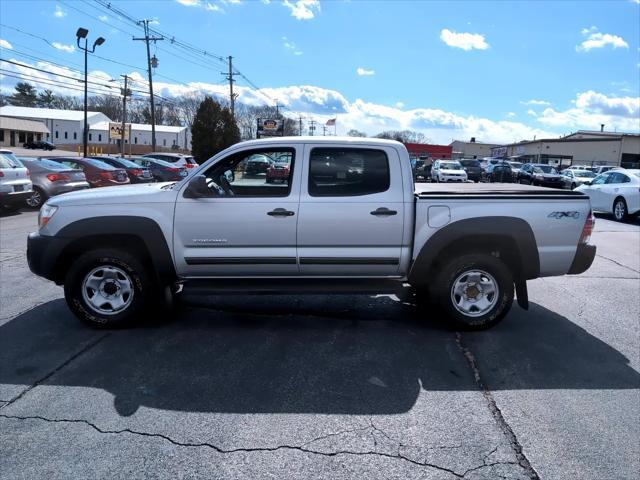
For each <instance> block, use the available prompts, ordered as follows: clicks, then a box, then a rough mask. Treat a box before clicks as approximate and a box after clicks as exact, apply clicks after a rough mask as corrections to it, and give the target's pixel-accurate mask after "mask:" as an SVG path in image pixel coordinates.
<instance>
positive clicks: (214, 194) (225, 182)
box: [173, 145, 303, 277]
mask: <svg viewBox="0 0 640 480" xmlns="http://www.w3.org/2000/svg"><path fill="white" fill-rule="evenodd" d="M302 151H303V147H302V145H298V146H277V145H276V146H272V145H270V146H269V147H268V148H258V149H248V150H242V151H240V152H237V153H232V154H230V155H229V156H227V157H225V158H223V159H221V160H219V161H217V162H216V163H215V164H214V165H213V166H211V167H209V168H207V169H206V170H204V171H199V172H197V173H196V174H203V175H204V176H205V177H206V182H207V187H208V189H209V194H208V196H206V197H204V198H187V197H185V190H186V185H185V186H183V187H182V188H181V191H180V193H179V194H178V199H177V202H176V209H175V220H174V233H173V236H174V258H175V264H176V267H177V269H178V274H179V275H183V276H187V277H218V276H234V275H238V276H261V275H262V276H286V275H297V274H298V264H297V258H296V223H297V221H298V202H299V198H300V195H299V190H300V176H301V174H300V171H301V170H302V168H301V167H302V161H301V157H302ZM252 162H253V163H255V162H259V163H261V164H268V165H269V167H268V168H266V169H261V170H260V171H256V170H254V169H251V168H247V167H248V165H250V164H251V163H252Z"/></svg>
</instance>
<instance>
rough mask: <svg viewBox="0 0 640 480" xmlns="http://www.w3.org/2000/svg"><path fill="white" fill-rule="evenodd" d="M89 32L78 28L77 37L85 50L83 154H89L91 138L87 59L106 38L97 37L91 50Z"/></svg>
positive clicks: (81, 48) (80, 47)
mask: <svg viewBox="0 0 640 480" xmlns="http://www.w3.org/2000/svg"><path fill="white" fill-rule="evenodd" d="M88 33H89V30H87V29H86V28H82V27H80V28H78V31H77V32H76V39H77V43H78V48H79V49H80V50H84V126H83V129H82V151H83V156H85V157H86V156H87V143H88V140H89V126H88V124H87V76H88V74H87V60H88V57H87V56H88V54H89V53H93V52H95V51H96V47H98V46H100V45H102V44H103V43H104V38H102V37H98V38H97V39H96V41H95V42H93V47H91V50H89V48H88V39H87V34H88ZM82 38H83V39H84V47H82V46H80V39H82Z"/></svg>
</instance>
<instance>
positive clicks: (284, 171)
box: [266, 163, 289, 183]
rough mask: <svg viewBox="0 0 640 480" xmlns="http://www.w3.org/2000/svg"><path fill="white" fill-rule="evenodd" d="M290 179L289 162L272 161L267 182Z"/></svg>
mask: <svg viewBox="0 0 640 480" xmlns="http://www.w3.org/2000/svg"><path fill="white" fill-rule="evenodd" d="M288 179H289V164H288V163H272V164H271V165H269V168H267V180H266V181H267V183H276V182H283V183H284V182H286V181H287V180H288Z"/></svg>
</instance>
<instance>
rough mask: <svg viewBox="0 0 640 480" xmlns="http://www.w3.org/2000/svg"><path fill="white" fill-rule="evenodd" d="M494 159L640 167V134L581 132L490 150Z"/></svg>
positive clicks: (558, 164) (561, 164)
mask: <svg viewBox="0 0 640 480" xmlns="http://www.w3.org/2000/svg"><path fill="white" fill-rule="evenodd" d="M491 156H492V157H498V158H509V159H514V160H518V161H520V162H531V163H547V164H549V165H554V166H556V167H560V168H566V167H568V166H570V165H590V166H595V165H614V166H622V167H624V168H640V134H637V133H618V132H604V131H601V132H593V131H588V130H579V131H577V132H575V133H572V134H570V135H567V136H565V137H561V138H547V139H540V140H533V141H523V142H519V143H511V144H509V145H502V146H499V147H494V148H492V149H491Z"/></svg>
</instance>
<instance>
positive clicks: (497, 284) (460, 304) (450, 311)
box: [434, 254, 514, 330]
mask: <svg viewBox="0 0 640 480" xmlns="http://www.w3.org/2000/svg"><path fill="white" fill-rule="evenodd" d="M434 294H435V297H436V299H437V301H438V303H439V304H440V306H441V308H442V309H443V310H444V312H445V313H446V314H447V315H448V317H449V318H450V320H451V321H452V322H453V324H454V325H455V327H457V328H460V329H464V330H484V329H487V328H491V327H493V326H494V325H496V324H498V323H499V322H500V321H501V320H502V319H503V318H504V317H505V316H506V314H507V313H508V312H509V310H510V308H511V304H512V303H513V296H514V287H513V276H512V275H511V272H510V271H509V269H508V268H507V267H506V265H505V264H504V263H502V261H500V259H498V258H496V257H494V256H492V255H489V254H470V255H463V256H460V257H458V258H454V259H452V260H451V261H450V262H448V263H447V264H446V265H445V266H444V267H443V268H442V270H441V271H440V274H439V275H438V276H437V279H436V285H435V288H434Z"/></svg>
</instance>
